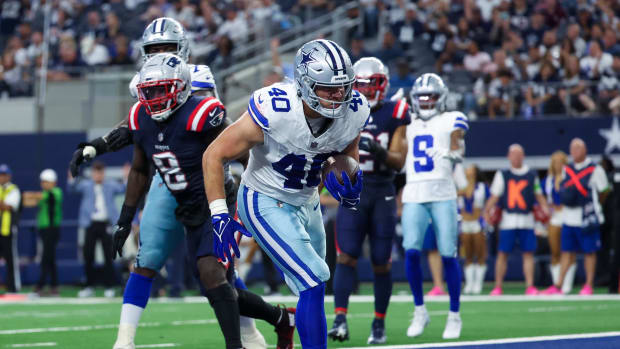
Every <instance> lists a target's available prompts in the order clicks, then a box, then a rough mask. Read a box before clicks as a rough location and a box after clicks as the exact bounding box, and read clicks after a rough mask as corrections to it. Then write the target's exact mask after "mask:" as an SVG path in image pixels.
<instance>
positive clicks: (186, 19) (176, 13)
mask: <svg viewBox="0 0 620 349" xmlns="http://www.w3.org/2000/svg"><path fill="white" fill-rule="evenodd" d="M195 12H196V9H195V7H194V5H193V4H191V3H190V1H189V0H175V1H172V6H170V8H169V9H168V10H167V11H166V12H165V15H166V17H170V18H174V19H176V20H177V21H179V22H180V23H181V24H182V25H183V27H185V28H191V27H192V25H193V23H194V21H195V17H196V13H195Z"/></svg>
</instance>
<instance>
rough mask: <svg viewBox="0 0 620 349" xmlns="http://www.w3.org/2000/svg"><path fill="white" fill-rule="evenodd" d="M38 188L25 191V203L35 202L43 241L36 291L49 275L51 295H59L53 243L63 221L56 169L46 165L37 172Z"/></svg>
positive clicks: (40, 290) (58, 237) (33, 204)
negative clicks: (39, 186) (36, 190)
mask: <svg viewBox="0 0 620 349" xmlns="http://www.w3.org/2000/svg"><path fill="white" fill-rule="evenodd" d="M39 180H40V181H41V190H42V191H38V192H24V207H35V206H38V208H39V210H38V213H37V229H38V230H39V237H40V238H41V242H42V245H43V253H42V255H41V271H40V273H39V281H38V282H37V285H36V287H35V289H34V290H35V292H36V293H38V294H39V295H41V294H42V292H43V287H44V286H45V284H46V283H47V278H48V277H49V279H50V295H52V296H59V293H58V271H57V268H56V246H57V245H58V241H59V240H60V224H61V223H62V190H61V189H60V188H58V187H57V186H56V182H57V180H58V176H57V175H56V171H54V170H52V169H50V168H48V169H45V170H43V171H42V172H41V174H40V175H39Z"/></svg>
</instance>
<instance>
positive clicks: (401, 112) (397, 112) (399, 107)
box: [392, 99, 407, 119]
mask: <svg viewBox="0 0 620 349" xmlns="http://www.w3.org/2000/svg"><path fill="white" fill-rule="evenodd" d="M405 110H407V102H405V101H404V100H402V99H401V100H400V101H399V102H398V103H397V104H396V106H395V107H394V111H393V112H392V117H393V118H396V119H402V118H403V117H405Z"/></svg>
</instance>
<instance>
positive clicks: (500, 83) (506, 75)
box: [488, 69, 517, 119]
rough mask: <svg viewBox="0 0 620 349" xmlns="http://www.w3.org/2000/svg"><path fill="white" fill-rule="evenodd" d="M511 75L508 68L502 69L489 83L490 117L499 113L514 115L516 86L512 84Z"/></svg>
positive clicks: (492, 117)
mask: <svg viewBox="0 0 620 349" xmlns="http://www.w3.org/2000/svg"><path fill="white" fill-rule="evenodd" d="M512 80H513V75H512V72H510V70H507V69H502V70H500V71H499V72H498V73H497V78H495V79H493V80H492V81H491V83H490V84H489V103H488V114H489V118H490V119H495V116H496V115H498V114H500V115H504V116H506V117H507V118H512V117H513V116H514V110H515V99H516V97H517V96H516V93H517V92H516V91H517V89H516V87H515V86H513V85H512Z"/></svg>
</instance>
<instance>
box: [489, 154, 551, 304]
mask: <svg viewBox="0 0 620 349" xmlns="http://www.w3.org/2000/svg"><path fill="white" fill-rule="evenodd" d="M524 159H525V151H524V150H523V147H522V146H521V145H519V144H512V145H511V146H510V147H509V148H508V160H509V161H510V168H509V169H507V170H501V171H497V172H496V173H495V177H494V178H493V183H492V184H491V197H490V198H489V200H488V201H487V204H486V206H485V210H484V212H485V219H486V220H487V222H491V221H492V219H491V217H490V214H489V213H490V211H491V209H492V208H494V207H495V206H496V205H498V204H499V206H500V207H501V209H502V212H503V213H502V218H501V220H500V222H499V246H498V252H497V260H496V262H495V288H493V290H492V291H491V295H492V296H499V295H501V294H502V293H503V291H502V284H503V281H504V276H505V275H506V267H507V264H508V254H509V253H510V252H512V249H513V248H514V245H515V241H516V239H517V238H518V239H519V247H520V249H521V252H522V256H523V274H524V275H525V285H526V288H525V294H526V295H536V294H538V290H537V289H536V287H534V251H535V250H536V236H535V235H534V215H533V214H532V209H533V207H534V204H535V203H536V202H538V204H539V205H540V206H541V207H542V209H543V210H544V211H546V212H548V208H547V201H546V200H545V197H544V196H543V195H542V190H541V188H540V180H539V179H538V176H537V175H536V172H535V171H533V170H531V169H530V168H529V166H527V165H525V164H524V163H523V160H524Z"/></svg>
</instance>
